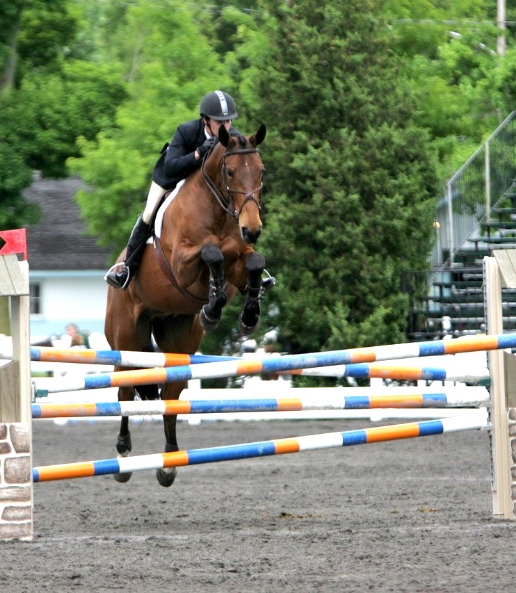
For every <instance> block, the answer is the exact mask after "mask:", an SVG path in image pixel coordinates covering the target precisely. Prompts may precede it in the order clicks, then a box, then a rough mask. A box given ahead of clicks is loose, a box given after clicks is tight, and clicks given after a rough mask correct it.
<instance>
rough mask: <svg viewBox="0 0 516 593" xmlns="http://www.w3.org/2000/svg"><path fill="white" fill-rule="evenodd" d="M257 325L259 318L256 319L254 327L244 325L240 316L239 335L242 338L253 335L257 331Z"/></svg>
mask: <svg viewBox="0 0 516 593" xmlns="http://www.w3.org/2000/svg"><path fill="white" fill-rule="evenodd" d="M259 325H260V318H258V319H257V321H256V323H255V324H254V325H247V324H246V323H244V322H243V320H242V315H240V316H239V318H238V329H239V330H240V333H241V334H242V335H243V336H250V335H251V334H252V333H254V332H255V331H256V330H257V329H258V326H259Z"/></svg>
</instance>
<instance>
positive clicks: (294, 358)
mask: <svg viewBox="0 0 516 593" xmlns="http://www.w3.org/2000/svg"><path fill="white" fill-rule="evenodd" d="M514 347H516V333H510V334H501V335H490V336H485V335H482V336H471V337H467V338H460V339H453V340H435V341H430V342H419V343H408V344H393V345H390V346H372V347H368V348H354V349H351V350H334V351H331V352H317V353H311V354H291V355H286V356H270V357H267V358H263V359H254V360H253V359H248V360H238V359H237V360H234V359H233V360H230V361H225V362H214V363H205V364H196V365H185V366H178V367H167V368H163V369H148V370H143V371H119V372H117V373H114V374H109V373H104V374H97V375H89V376H88V377H86V378H85V380H84V382H83V381H81V380H80V379H79V380H77V381H71V382H69V383H65V384H60V385H59V386H57V387H56V388H55V389H46V390H40V391H38V393H37V395H39V396H40V397H44V396H45V395H47V394H48V393H57V392H60V391H77V390H82V389H101V388H107V387H121V386H130V385H135V386H136V385H144V384H147V383H166V382H170V381H189V380H191V379H212V378H218V377H221V378H222V377H235V376H238V375H256V374H259V373H279V372H281V371H289V370H296V369H304V368H314V367H321V366H332V365H340V364H346V365H348V364H350V363H352V364H357V368H356V373H357V375H351V374H348V376H357V377H367V376H369V375H368V374H367V372H366V368H365V367H364V366H363V364H360V363H365V362H374V361H380V360H399V359H402V358H418V357H424V356H440V355H444V354H457V353H461V352H479V351H484V350H486V351H487V350H501V349H505V348H514ZM348 368H349V367H348ZM350 372H351V371H350ZM371 376H373V375H371ZM375 376H378V377H380V378H385V377H386V376H387V375H386V371H385V370H384V371H383V372H381V371H380V372H379V373H378V375H375ZM405 377H406V378H407V379H428V380H450V381H451V380H457V381H458V380H460V379H459V378H457V379H453V378H452V377H451V376H450V375H448V374H447V372H446V371H443V370H442V369H441V370H440V371H439V372H437V373H421V374H417V373H416V372H412V374H410V373H405V374H404V375H403V376H400V377H397V378H405Z"/></svg>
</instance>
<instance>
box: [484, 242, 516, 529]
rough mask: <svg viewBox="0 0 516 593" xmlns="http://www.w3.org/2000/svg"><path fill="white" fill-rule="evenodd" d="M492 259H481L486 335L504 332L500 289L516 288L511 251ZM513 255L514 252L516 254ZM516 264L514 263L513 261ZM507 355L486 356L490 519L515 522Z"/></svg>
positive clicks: (496, 254) (498, 352)
mask: <svg viewBox="0 0 516 593" xmlns="http://www.w3.org/2000/svg"><path fill="white" fill-rule="evenodd" d="M493 255H494V257H485V258H484V300H485V312H486V323H487V333H488V334H502V333H503V317H502V286H504V287H507V288H509V287H512V286H514V287H516V269H515V270H512V263H511V262H512V256H513V254H512V253H511V252H510V250H506V249H503V250H497V251H494V252H493ZM515 255H516V252H515ZM515 261H516V260H515ZM505 356H506V353H505V352H503V350H493V351H491V352H489V353H488V360H489V370H490V375H491V412H490V417H491V425H492V432H491V457H492V474H493V477H492V492H493V516H494V517H495V518H500V519H515V518H516V517H515V513H514V511H515V508H514V505H515V500H514V497H513V492H512V489H513V481H512V473H513V464H514V462H513V460H512V454H511V443H510V437H509V413H510V410H508V405H507V389H506V369H505V359H504V357H505Z"/></svg>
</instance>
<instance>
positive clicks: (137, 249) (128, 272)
mask: <svg viewBox="0 0 516 593" xmlns="http://www.w3.org/2000/svg"><path fill="white" fill-rule="evenodd" d="M150 228H151V227H150V225H149V224H147V223H146V222H144V220H143V217H142V216H139V217H138V220H137V221H136V224H135V225H134V228H133V230H132V232H131V236H130V237H129V241H128V243H127V251H126V254H125V262H123V263H120V264H115V265H114V266H113V267H112V268H111V269H110V270H109V272H108V273H107V274H106V275H105V276H104V279H105V280H106V282H107V283H108V284H110V285H111V286H114V287H115V288H120V289H122V290H125V289H126V288H127V287H128V286H129V282H131V279H132V278H133V276H134V275H135V274H136V272H137V271H138V268H139V267H140V262H141V259H142V254H143V250H144V248H145V244H146V243H147V239H148V238H149V235H150ZM117 267H121V269H120V270H119V271H116V268H117Z"/></svg>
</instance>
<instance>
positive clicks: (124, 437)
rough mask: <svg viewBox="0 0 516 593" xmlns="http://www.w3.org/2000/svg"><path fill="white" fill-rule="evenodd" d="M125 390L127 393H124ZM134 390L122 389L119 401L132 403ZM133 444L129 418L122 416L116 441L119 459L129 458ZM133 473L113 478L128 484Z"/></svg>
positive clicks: (115, 475)
mask: <svg viewBox="0 0 516 593" xmlns="http://www.w3.org/2000/svg"><path fill="white" fill-rule="evenodd" d="M122 390H124V391H125V392H126V393H125V394H124V393H122ZM131 392H132V388H131V387H120V389H119V394H118V399H119V401H130V400H132V399H133V397H132V393H131ZM131 449H132V443H131V433H130V432H129V417H128V416H122V420H121V421H120V431H119V433H118V435H117V439H116V450H117V451H118V456H119V457H129V454H130V453H131ZM132 475H133V474H132V472H125V473H122V474H114V475H113V477H114V478H115V480H116V481H117V482H120V483H124V482H128V481H129V480H130V479H131V476H132Z"/></svg>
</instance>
